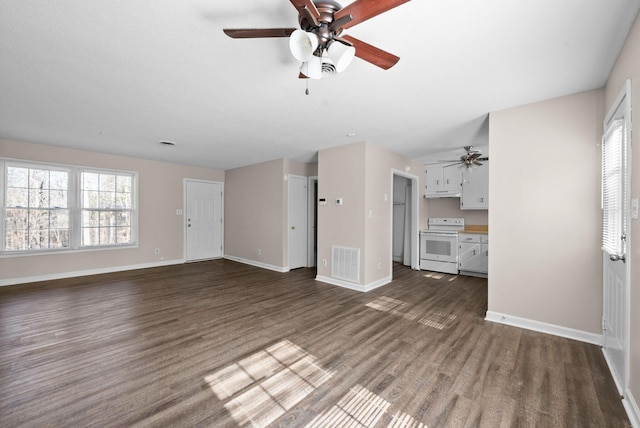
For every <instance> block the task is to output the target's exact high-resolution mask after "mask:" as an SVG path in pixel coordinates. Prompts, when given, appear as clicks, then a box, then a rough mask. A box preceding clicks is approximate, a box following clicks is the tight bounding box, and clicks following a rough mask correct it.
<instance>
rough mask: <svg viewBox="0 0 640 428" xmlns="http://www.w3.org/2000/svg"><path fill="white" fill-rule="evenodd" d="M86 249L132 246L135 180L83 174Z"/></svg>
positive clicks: (128, 175)
mask: <svg viewBox="0 0 640 428" xmlns="http://www.w3.org/2000/svg"><path fill="white" fill-rule="evenodd" d="M81 183H82V184H81V193H82V220H81V228H82V245H85V246H93V245H121V244H129V243H131V214H132V211H133V210H132V207H133V190H132V189H133V177H132V176H131V175H130V174H127V175H122V174H114V173H101V172H82V174H81Z"/></svg>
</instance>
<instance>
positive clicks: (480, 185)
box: [460, 161, 489, 210]
mask: <svg viewBox="0 0 640 428" xmlns="http://www.w3.org/2000/svg"><path fill="white" fill-rule="evenodd" d="M482 163H483V165H482V166H479V167H477V168H475V169H470V168H463V169H462V196H461V197H460V209H462V210H486V209H488V208H489V161H483V162H482Z"/></svg>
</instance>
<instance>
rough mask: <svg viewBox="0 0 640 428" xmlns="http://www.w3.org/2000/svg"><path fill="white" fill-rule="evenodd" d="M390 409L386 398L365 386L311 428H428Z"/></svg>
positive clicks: (353, 391) (311, 423)
mask: <svg viewBox="0 0 640 428" xmlns="http://www.w3.org/2000/svg"><path fill="white" fill-rule="evenodd" d="M390 407H391V403H389V402H388V401H387V400H385V399H384V398H382V397H380V396H379V395H377V394H374V393H373V392H371V391H369V390H368V389H366V388H365V387H363V386H361V385H356V386H355V387H353V388H352V389H351V390H350V391H349V392H348V393H347V394H346V395H345V396H344V397H342V399H341V400H340V401H339V402H338V403H337V404H336V405H335V406H333V407H332V408H331V409H329V410H328V411H326V412H323V413H321V414H319V415H318V416H316V417H315V418H314V419H313V420H312V421H311V422H310V423H309V424H308V425H307V428H324V427H358V428H369V427H385V426H386V427H392V428H427V426H426V425H425V424H423V423H421V422H418V421H416V420H415V419H414V418H413V417H412V416H410V415H407V414H405V413H402V412H395V413H394V414H390V413H389V412H388V411H389V408H390Z"/></svg>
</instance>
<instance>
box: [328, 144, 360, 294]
mask: <svg viewBox="0 0 640 428" xmlns="http://www.w3.org/2000/svg"><path fill="white" fill-rule="evenodd" d="M365 147H366V145H365V143H364V142H361V143H354V144H349V145H346V146H339V147H334V148H329V149H324V150H321V151H320V152H318V199H325V200H326V205H322V204H319V205H318V224H317V227H318V242H317V248H318V263H317V264H318V267H317V275H318V277H325V278H330V277H331V248H332V246H333V245H338V246H343V247H348V248H359V249H360V260H363V254H364V251H365V242H364V222H363V213H364V201H365V196H364V195H365ZM338 199H342V201H343V204H342V205H338V204H337V203H336V200H338ZM325 265H326V266H325ZM359 276H360V284H364V267H363V263H361V265H360V273H359Z"/></svg>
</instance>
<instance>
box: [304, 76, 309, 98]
mask: <svg viewBox="0 0 640 428" xmlns="http://www.w3.org/2000/svg"><path fill="white" fill-rule="evenodd" d="M306 83H307V89H305V90H304V93H305V95H309V79H307V82H306Z"/></svg>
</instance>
